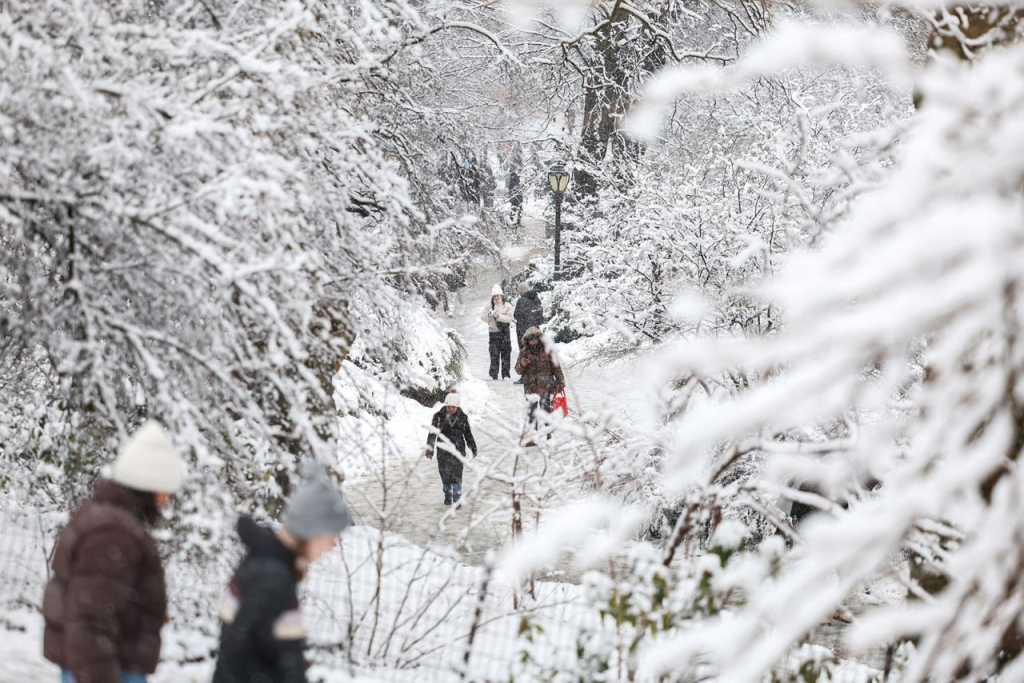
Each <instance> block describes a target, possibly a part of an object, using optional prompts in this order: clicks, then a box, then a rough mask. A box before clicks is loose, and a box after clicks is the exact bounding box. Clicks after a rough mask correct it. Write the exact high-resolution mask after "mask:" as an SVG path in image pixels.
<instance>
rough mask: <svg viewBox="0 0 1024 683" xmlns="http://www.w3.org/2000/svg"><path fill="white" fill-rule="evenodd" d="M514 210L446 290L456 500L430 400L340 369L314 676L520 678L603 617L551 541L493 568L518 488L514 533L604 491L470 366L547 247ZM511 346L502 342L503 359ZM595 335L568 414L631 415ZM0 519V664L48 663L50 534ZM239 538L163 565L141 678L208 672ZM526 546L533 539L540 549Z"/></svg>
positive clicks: (825, 638)
mask: <svg viewBox="0 0 1024 683" xmlns="http://www.w3.org/2000/svg"><path fill="white" fill-rule="evenodd" d="M525 227H526V229H525V231H524V232H525V233H526V236H527V239H526V241H525V243H524V244H522V245H517V246H515V247H512V248H510V249H509V250H507V252H506V254H505V256H506V262H505V263H504V264H495V265H494V266H492V267H489V268H484V269H481V270H479V271H478V272H477V273H475V274H473V275H472V277H471V279H470V283H469V285H468V286H467V288H466V289H465V291H464V292H463V295H462V300H461V301H458V302H457V301H456V300H455V299H454V298H453V301H452V303H453V308H452V317H451V319H450V324H451V327H452V329H453V331H454V333H456V334H457V335H459V336H460V337H461V338H462V340H463V341H464V343H465V345H466V348H467V351H468V360H467V365H466V368H465V377H464V379H463V381H462V382H460V384H459V387H458V390H459V393H460V394H461V396H462V400H463V407H464V409H465V410H466V412H467V413H468V414H469V415H470V417H471V419H472V422H473V427H474V433H475V435H476V438H477V442H478V444H479V446H480V456H479V458H477V459H476V460H473V461H470V462H469V463H468V464H467V468H466V475H465V478H464V481H465V484H464V505H463V507H462V508H461V509H453V508H445V507H444V506H443V505H442V502H441V498H442V496H441V487H440V479H439V477H438V475H437V469H436V463H435V462H434V461H431V460H426V459H425V458H424V457H423V450H424V444H425V440H426V434H427V427H428V425H429V421H430V416H431V414H432V413H433V412H434V410H436V408H426V407H424V406H421V405H419V404H418V403H416V402H415V401H412V400H410V399H407V398H404V397H402V396H400V395H399V394H398V393H397V392H396V391H394V390H393V389H391V388H389V387H387V386H385V385H383V384H378V385H376V386H374V385H373V380H372V379H370V378H369V375H368V374H366V373H360V372H358V371H357V370H356V369H354V368H351V367H350V368H347V372H343V373H342V376H341V379H340V380H339V382H338V394H339V396H340V398H341V401H340V403H341V405H342V409H343V413H345V414H344V415H343V417H342V418H341V420H342V430H343V432H344V433H345V434H346V435H347V438H348V439H349V441H350V443H347V444H344V445H343V447H342V448H341V449H340V452H339V458H340V461H341V462H340V464H341V465H342V467H343V469H344V470H345V472H346V475H347V479H346V483H345V491H346V494H347V496H348V498H349V500H350V503H351V506H352V508H353V513H354V516H355V517H356V521H357V524H359V525H360V526H357V527H355V528H353V529H351V530H349V531H348V532H346V533H345V535H344V539H343V543H342V546H341V548H340V549H339V550H338V551H337V552H334V553H332V554H330V555H328V556H327V557H326V558H324V560H323V561H321V562H320V563H318V564H317V565H315V566H314V568H313V569H312V571H311V572H310V575H309V577H308V578H307V579H306V581H305V582H304V589H303V590H304V593H305V595H304V610H305V613H306V624H307V628H308V629H309V632H310V634H311V636H310V644H311V655H312V657H311V658H312V659H313V661H314V666H313V668H312V669H311V679H312V680H320V681H324V682H325V683H336V682H340V681H362V680H387V681H417V682H422V681H447V680H453V681H454V680H459V679H460V678H461V676H462V673H463V671H466V672H468V673H469V674H470V678H471V679H474V680H508V679H509V677H510V675H511V674H512V672H516V671H520V676H519V677H520V678H523V679H524V680H528V679H529V678H530V676H529V675H528V674H525V675H524V674H523V672H522V671H521V670H520V669H517V667H521V666H523V661H524V652H525V651H526V650H527V649H528V650H529V652H530V656H531V657H533V658H535V659H538V660H542V661H543V666H544V670H545V671H548V672H550V671H554V670H559V669H561V670H563V671H570V670H572V669H573V666H574V661H573V660H574V658H575V653H576V646H577V639H578V638H579V636H580V633H581V628H582V627H584V626H587V627H596V623H595V620H596V619H597V618H598V617H597V616H596V612H595V611H594V610H592V609H588V608H586V607H585V602H586V601H585V600H584V599H583V588H582V587H580V586H578V585H574V584H573V583H567V582H565V581H564V579H565V578H567V577H566V576H565V574H567V573H569V574H570V576H571V575H575V573H576V572H578V571H580V568H579V567H572V566H569V565H567V564H565V563H564V562H562V559H564V558H562V559H557V560H550V561H549V562H548V563H547V566H548V567H549V568H551V569H552V571H551V573H550V576H551V578H559V577H560V578H562V581H538V582H536V583H534V584H533V585H532V589H531V591H529V593H530V595H529V597H528V598H527V599H526V600H525V602H520V603H519V604H518V605H517V604H516V602H517V598H516V597H515V595H516V591H515V590H514V585H513V578H511V577H510V575H509V574H508V573H507V572H504V571H491V570H490V569H489V568H492V567H495V566H497V565H498V558H499V555H500V554H502V553H503V552H504V551H505V550H507V549H508V548H509V547H511V546H510V542H511V541H512V540H513V539H512V497H513V491H514V492H515V493H516V495H517V497H518V500H519V502H520V503H521V505H522V509H523V530H524V533H525V534H530V533H531V531H535V530H536V529H537V528H538V527H545V528H547V529H548V530H554V531H558V532H559V533H563V534H564V533H569V534H570V535H572V532H573V531H574V530H573V529H572V528H567V527H572V526H573V525H572V524H571V523H568V524H567V523H566V520H567V519H570V515H572V514H575V513H574V512H573V510H576V511H577V512H578V511H579V510H580V509H588V508H587V506H595V505H597V506H599V505H600V501H595V500H592V494H591V493H590V492H589V490H588V489H587V487H585V486H582V485H580V486H577V487H575V488H574V487H572V486H562V487H561V488H556V489H554V490H553V489H552V488H551V487H546V484H547V483H549V482H550V481H552V480H557V481H572V477H571V475H572V473H573V470H574V469H578V468H580V467H581V466H583V465H584V464H585V463H583V461H582V460H581V457H582V456H581V454H580V453H579V452H577V451H574V450H573V447H572V446H571V443H570V441H569V439H567V438H566V436H565V434H564V433H563V431H562V430H560V429H557V428H556V429H555V430H554V433H553V438H552V439H551V440H550V441H548V440H546V439H538V442H539V445H538V446H537V447H527V446H525V445H523V442H524V441H525V440H526V438H528V435H527V433H526V432H525V403H524V398H523V391H522V387H521V386H519V385H515V384H513V383H512V382H511V381H507V380H506V381H489V380H487V381H485V380H482V379H480V378H481V377H486V373H487V364H488V353H487V332H486V326H485V324H484V323H483V322H482V321H481V320H480V318H479V315H480V312H481V310H482V309H483V307H484V305H485V303H486V302H487V301H488V299H489V293H490V289H491V287H492V286H493V285H494V284H495V283H496V282H499V281H500V280H501V279H503V278H504V276H505V275H507V274H508V273H509V272H512V273H515V272H517V271H518V270H519V269H521V268H522V267H523V266H524V265H525V264H526V263H527V262H528V260H529V259H530V258H534V257H536V256H537V255H539V254H541V253H543V250H544V243H543V241H542V235H543V226H542V224H541V222H540V221H539V220H537V219H536V218H529V217H528V218H527V220H526V226H525ZM546 303H547V304H548V305H549V304H550V302H546ZM515 349H516V345H515V344H514V345H513V358H514V357H515ZM591 351H592V349H591V347H590V345H589V343H588V342H587V341H586V340H581V341H579V342H576V343H574V344H570V345H565V346H560V347H559V350H558V352H559V354H560V358H561V360H562V362H563V366H564V368H565V370H566V375H567V384H568V392H569V399H570V408H571V415H570V418H569V419H568V422H567V423H566V428H567V429H580V428H585V427H586V424H584V423H587V422H588V421H589V422H590V423H592V422H593V421H594V420H596V419H599V418H600V416H602V415H605V416H607V415H609V414H613V415H615V416H617V417H619V418H622V420H621V422H620V424H626V425H629V424H631V423H638V422H639V421H642V420H643V419H644V413H643V406H645V405H649V404H648V403H647V402H646V401H647V399H649V397H647V396H645V395H644V393H643V391H642V390H641V389H640V382H641V380H642V379H643V375H642V373H640V372H638V371H637V367H638V366H637V363H638V362H640V360H642V359H640V360H638V359H636V358H632V359H626V360H621V361H613V362H601V363H583V362H581V361H582V360H583V359H585V358H587V357H588V356H589V355H590V354H591ZM346 382H349V383H350V384H348V385H347V384H346ZM355 382H363V384H362V385H361V386H358V387H357V386H355V384H354V383H355ZM367 391H370V392H374V393H375V394H376V393H377V392H380V393H379V394H377V398H380V397H383V398H384V401H383V404H384V405H385V407H386V409H385V411H384V413H383V414H381V415H377V416H373V415H366V414H365V413H364V412H360V411H359V407H358V396H359V393H360V392H367ZM364 395H365V393H364ZM346 406H347V408H346ZM556 422H557V421H556ZM353 444H356V445H358V447H353ZM581 506H582V507H581ZM589 509H597V508H593V507H592V508H589ZM541 510H544V511H545V512H544V516H541V515H540V511H541ZM614 517H615V515H610V516H609V519H607V520H606V521H604V522H602V523H603V524H604V527H602V526H601V524H596V525H592V526H593V527H594V528H592V529H589V530H588V532H589V533H591V534H592V535H591V536H590V537H589V540H587V539H586V538H584V539H583V541H582V543H584V544H585V545H590V546H592V547H596V546H598V545H601V544H600V543H599V542H598V541H600V540H601V538H602V533H604V534H605V535H606V536H607V535H608V534H609V533H618V534H620V535H621V534H624V533H625V534H626V536H625V537H628V533H626V532H625V531H624V529H625V528H626V526H628V525H627V524H626V521H627V520H618V521H620V522H622V524H619V525H618V527H621V528H618V527H617V525H616V520H615V519H614ZM0 520H2V521H3V528H2V529H0V538H3V539H6V542H5V544H4V546H3V547H0V609H3V610H7V611H0V628H2V629H3V630H4V631H5V638H4V639H3V644H2V645H0V662H2V663H0V680H4V681H7V680H11V681H46V680H56V678H57V672H56V669H55V667H53V666H51V665H50V664H48V663H47V662H45V661H44V660H43V659H42V656H41V640H42V638H41V629H42V620H41V617H40V616H39V614H38V611H37V610H38V603H39V601H40V600H41V597H42V588H43V585H44V583H45V579H46V571H47V569H46V561H45V560H46V552H45V549H46V548H47V547H49V545H48V544H49V543H51V542H52V533H47V532H46V531H44V528H46V529H52V528H55V525H54V524H52V523H49V524H46V525H37V524H35V523H34V521H33V519H32V518H31V515H29V514H26V513H17V514H14V513H9V514H8V513H5V515H4V516H0ZM579 526H581V527H583V526H586V525H585V524H582V523H581V524H580V525H579ZM602 529H607V530H608V532H607V533H606V532H604V531H602ZM559 530H560V531H559ZM581 538H583V537H582V536H581ZM591 549H593V548H591ZM238 552H239V549H238V548H232V549H230V550H228V551H227V552H225V554H224V555H223V556H221V557H220V558H217V561H215V562H210V563H206V564H204V565H202V566H196V565H191V564H189V565H184V564H172V565H171V566H170V567H169V568H168V583H169V593H170V600H171V605H172V622H171V623H170V624H169V625H168V627H167V628H166V629H165V632H164V635H165V645H164V651H163V661H162V663H161V666H160V669H159V671H158V672H157V674H156V675H155V676H154V677H152V679H151V680H152V682H153V683H171V682H172V681H173V682H174V683H182V682H184V683H189V682H192V681H196V682H198V681H203V682H205V681H208V680H209V679H210V677H211V676H212V667H213V662H212V654H213V652H214V651H215V649H216V637H217V634H218V624H217V621H216V605H217V602H218V599H219V596H220V592H221V590H222V589H223V586H224V584H225V582H226V580H227V578H228V575H229V573H230V571H231V568H232V566H233V565H234V563H235V561H236V560H237V554H238ZM525 552H527V553H532V554H534V555H538V556H539V554H538V553H537V552H535V550H529V549H527V550H526V551H525ZM557 554H558V553H556V555H557ZM520 555H522V554H520ZM485 581H486V582H487V584H488V585H487V590H486V593H485V592H484V591H483V586H484V583H485ZM899 590H900V587H899V586H898V585H895V587H894V586H890V585H888V584H886V585H885V586H880V587H871V589H870V590H865V591H863V599H864V602H865V603H868V602H870V601H872V600H881V601H883V602H889V601H892V600H898V599H900V598H899V596H900V594H899ZM872 591H873V592H872ZM519 598H520V599H522V598H523V596H522V595H521V594H520V595H519ZM524 617H525V618H526V619H527V620H528V621H529V623H530V624H532V626H531V628H533V627H535V628H537V629H539V630H537V631H536V632H537V633H543V634H544V635H543V638H537V639H535V642H533V643H528V642H527V640H526V639H525V638H523V637H522V634H521V631H522V628H523V624H524V621H523V619H524ZM840 636H841V629H839V628H832V629H827V628H826V629H824V630H823V632H822V633H821V634H820V637H819V638H818V639H817V642H820V643H821V644H827V645H829V646H831V647H835V646H837V645H839V640H840ZM471 637H472V639H473V644H472V647H471V648H470V647H469V641H470V638H471ZM467 651H469V661H468V664H467V663H466V656H467ZM371 667H373V668H371ZM844 669H845V672H846V673H848V674H849V676H850V677H849V678H848V679H846V680H850V681H859V680H863V678H864V677H863V675H862V674H863V672H862V671H861V667H859V665H854V664H852V663H851V664H850V665H849V666H846V665H844ZM535 677H536V675H535Z"/></svg>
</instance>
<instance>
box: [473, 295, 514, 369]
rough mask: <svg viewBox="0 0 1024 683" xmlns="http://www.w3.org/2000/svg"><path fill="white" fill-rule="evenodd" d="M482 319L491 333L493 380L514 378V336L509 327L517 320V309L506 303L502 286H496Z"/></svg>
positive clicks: (490, 349)
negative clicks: (512, 365)
mask: <svg viewBox="0 0 1024 683" xmlns="http://www.w3.org/2000/svg"><path fill="white" fill-rule="evenodd" d="M480 319H481V320H483V321H484V322H485V323H487V330H488V332H489V333H490V340H489V344H488V350H489V352H490V355H491V368H490V372H489V373H488V374H490V376H491V379H498V377H499V376H500V377H501V378H502V379H511V377H512V367H511V364H512V336H511V333H510V331H509V327H510V325H511V324H512V322H513V321H514V320H515V309H513V308H512V306H511V304H509V303H508V302H506V301H505V296H504V295H503V294H502V292H501V285H494V289H492V290H491V300H490V302H489V303H488V304H487V305H486V306H484V310H483V312H482V313H481V314H480Z"/></svg>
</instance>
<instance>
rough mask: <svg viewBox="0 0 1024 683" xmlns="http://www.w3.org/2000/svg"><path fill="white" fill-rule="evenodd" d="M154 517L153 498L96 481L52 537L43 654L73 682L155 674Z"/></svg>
mask: <svg viewBox="0 0 1024 683" xmlns="http://www.w3.org/2000/svg"><path fill="white" fill-rule="evenodd" d="M155 514H156V505H155V502H154V500H153V494H151V493H142V492H140V491H135V490H133V489H129V488H126V487H124V486H121V485H120V484H115V483H114V482H112V481H108V480H106V479H101V480H99V481H98V482H97V483H96V488H95V489H94V490H93V495H92V498H90V499H89V500H87V501H85V502H84V503H83V504H82V505H81V507H79V508H78V510H77V511H75V513H74V514H73V515H72V516H71V520H70V521H69V522H68V525H67V527H65V529H64V531H62V532H61V534H60V538H59V539H58V540H57V547H56V549H55V550H54V554H53V578H51V579H50V582H49V583H48V584H47V586H46V594H45V595H44V596H43V618H44V619H45V621H46V630H45V631H44V632H43V655H44V656H45V657H46V658H47V659H48V660H50V661H51V662H53V663H54V664H56V665H58V666H60V667H63V668H65V669H68V670H70V671H71V674H72V675H73V676H74V677H75V680H76V681H77V682H78V683H117V681H119V680H120V678H121V675H120V672H121V671H134V672H139V673H144V674H150V673H153V672H154V671H155V670H156V665H157V662H158V661H159V659H160V629H161V628H162V627H163V625H164V623H165V622H166V621H167V593H166V587H165V584H164V571H163V567H162V566H161V564H160V555H159V554H158V553H157V549H156V545H155V544H154V543H153V540H152V539H151V538H150V536H149V534H148V533H147V531H146V522H147V519H153V518H154V517H155Z"/></svg>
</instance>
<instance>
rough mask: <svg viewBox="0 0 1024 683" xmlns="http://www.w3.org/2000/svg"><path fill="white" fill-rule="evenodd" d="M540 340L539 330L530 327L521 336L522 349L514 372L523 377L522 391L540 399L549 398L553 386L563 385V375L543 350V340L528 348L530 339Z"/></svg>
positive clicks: (549, 355)
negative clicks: (535, 395)
mask: <svg viewBox="0 0 1024 683" xmlns="http://www.w3.org/2000/svg"><path fill="white" fill-rule="evenodd" d="M534 337H536V338H537V339H538V340H540V338H541V331H540V328H537V327H531V328H530V329H528V330H527V331H526V334H524V335H523V348H522V349H520V350H519V358H517V359H516V372H517V373H518V374H520V375H522V377H523V390H524V391H525V392H526V393H527V394H537V395H538V396H540V397H542V398H543V397H546V396H550V395H551V393H552V392H553V391H554V387H555V384H556V383H557V384H565V375H564V374H563V373H562V368H560V367H558V365H557V364H556V363H555V361H554V360H553V359H552V358H551V354H550V353H548V352H547V350H546V349H545V348H544V342H543V340H541V341H538V342H537V345H536V346H530V339H531V338H534Z"/></svg>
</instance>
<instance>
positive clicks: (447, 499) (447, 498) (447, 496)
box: [444, 484, 452, 505]
mask: <svg viewBox="0 0 1024 683" xmlns="http://www.w3.org/2000/svg"><path fill="white" fill-rule="evenodd" d="M444 504H445V505H451V504H452V485H451V484H445V485H444Z"/></svg>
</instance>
